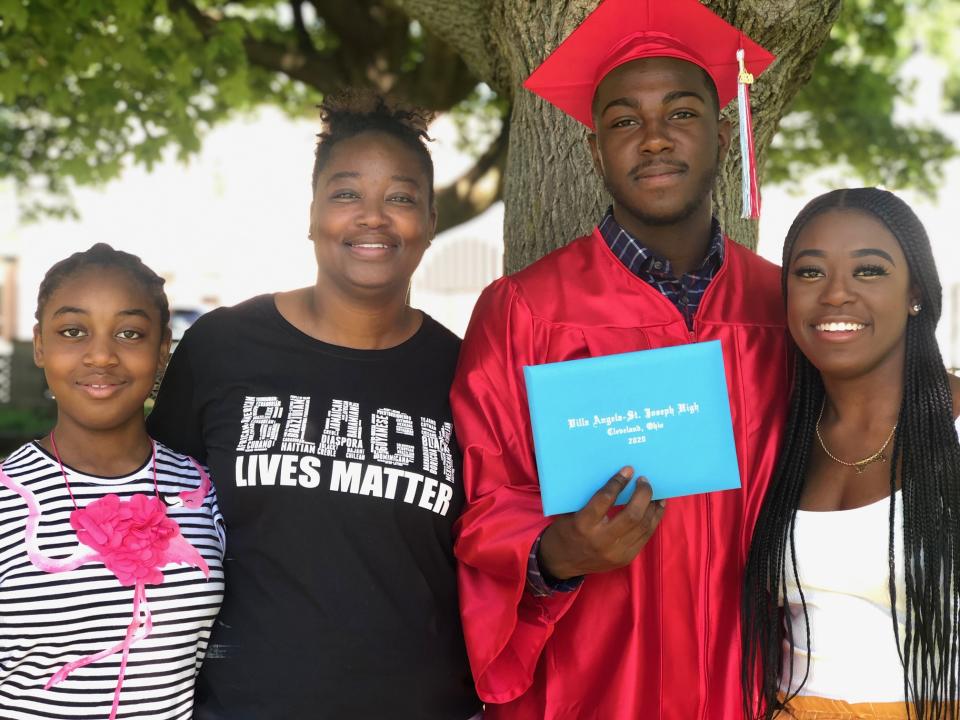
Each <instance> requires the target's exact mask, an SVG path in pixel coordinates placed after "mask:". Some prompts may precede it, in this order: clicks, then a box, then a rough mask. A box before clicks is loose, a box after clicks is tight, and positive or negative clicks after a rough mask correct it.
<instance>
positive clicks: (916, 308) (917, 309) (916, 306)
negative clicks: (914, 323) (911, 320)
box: [910, 303, 923, 314]
mask: <svg viewBox="0 0 960 720" xmlns="http://www.w3.org/2000/svg"><path fill="white" fill-rule="evenodd" d="M910 309H911V310H913V312H914V314H916V313H918V312H920V310H922V309H923V305H921V304H920V303H914V304H913V305H911V306H910Z"/></svg>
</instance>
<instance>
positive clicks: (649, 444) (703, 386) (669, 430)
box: [523, 340, 740, 515]
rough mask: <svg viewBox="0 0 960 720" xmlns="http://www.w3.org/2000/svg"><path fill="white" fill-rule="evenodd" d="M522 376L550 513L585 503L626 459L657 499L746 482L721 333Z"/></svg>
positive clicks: (627, 491) (626, 493)
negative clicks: (739, 459) (735, 437)
mask: <svg viewBox="0 0 960 720" xmlns="http://www.w3.org/2000/svg"><path fill="white" fill-rule="evenodd" d="M523 374H524V379H525V381H526V386H527V400H528V403H529V406H530V422H531V425H532V428H533V445H534V450H535V451H536V456H537V473H538V475H539V479H540V493H541V496H542V498H543V512H544V514H546V515H556V514H558V513H566V512H575V511H577V510H579V509H580V508H582V507H583V506H584V505H586V504H587V502H588V501H589V500H590V498H591V497H592V496H593V494H594V493H595V492H596V491H597V490H599V489H600V488H601V487H602V486H603V484H604V483H605V482H606V481H607V480H609V479H610V477H611V476H612V475H613V474H614V473H615V472H616V471H617V470H619V469H620V468H621V467H623V466H624V465H632V466H633V469H634V472H635V474H637V475H642V476H643V477H645V478H647V481H648V482H649V483H650V484H651V485H652V486H653V497H654V499H661V498H671V497H679V496H681V495H693V494H695V493H703V492H711V491H714V490H730V489H733V488H738V487H740V471H739V468H738V466H737V453H736V446H735V445H734V440H733V425H732V423H731V420H730V402H729V399H728V397H727V381H726V375H725V374H724V367H723V351H722V349H721V347H720V341H719V340H712V341H709V342H701V343H691V344H689V345H677V346H675V347H669V348H658V349H656V350H642V351H638V352H630V353H623V354H620V355H606V356H602V357H594V358H586V359H583V360H569V361H566V362H557V363H548V364H546V365H530V366H526V367H524V368H523ZM635 484H636V483H635V482H633V481H631V482H630V483H629V484H628V485H627V487H626V488H624V490H623V492H622V493H621V494H620V496H619V497H618V498H617V504H618V505H622V504H623V503H625V502H627V500H629V498H630V495H631V494H632V493H633V488H634V486H635Z"/></svg>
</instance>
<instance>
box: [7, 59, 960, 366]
mask: <svg viewBox="0 0 960 720" xmlns="http://www.w3.org/2000/svg"><path fill="white" fill-rule="evenodd" d="M943 72H944V70H943V68H942V67H940V66H938V65H937V64H936V63H932V62H930V61H929V60H925V59H923V58H918V59H916V60H915V61H912V62H911V63H910V64H909V65H908V67H907V68H906V70H905V73H906V74H907V75H909V76H912V77H916V79H917V81H918V85H917V90H916V94H915V96H914V99H913V103H912V104H911V105H904V106H902V107H900V108H898V109H897V113H898V115H899V116H901V117H903V118H905V119H906V118H914V119H916V118H919V119H924V120H932V121H933V122H934V123H935V124H936V125H937V126H938V127H940V129H941V130H943V131H945V132H947V133H948V134H949V135H950V136H951V137H953V138H954V139H955V140H956V142H957V143H958V146H960V115H944V114H943V113H942V112H941V113H936V112H932V110H931V109H932V108H938V107H941V103H940V99H939V87H940V82H939V79H940V78H941V77H942V75H943ZM317 131H318V124H317V123H316V122H315V121H312V120H304V119H301V120H291V119H289V118H287V117H285V116H283V115H282V114H281V113H280V112H279V111H277V110H275V109H271V108H261V109H259V110H257V111H255V112H253V113H251V114H249V115H245V116H242V117H238V118H236V119H234V120H232V121H230V122H228V123H226V124H223V125H221V126H219V127H217V128H216V129H214V130H213V131H211V132H210V133H209V134H208V136H207V137H206V139H205V142H204V145H203V149H202V151H201V152H200V154H199V155H197V156H195V157H194V158H193V159H191V160H190V161H189V162H188V163H186V164H184V163H182V162H179V161H176V160H174V159H172V158H171V159H168V160H167V161H165V162H163V163H160V164H159V165H158V166H156V167H155V168H154V170H153V172H150V173H148V172H146V171H145V170H144V169H142V168H139V167H133V168H129V169H128V170H127V171H126V172H125V173H124V174H123V176H122V177H121V178H120V179H118V180H115V181H113V182H111V183H109V184H108V185H106V186H104V187H101V188H93V189H91V188H81V189H78V190H77V191H76V192H75V197H76V206H77V209H78V210H79V212H80V219H79V220H62V221H61V220H46V221H43V222H40V223H36V224H31V225H21V224H20V223H19V222H18V217H17V210H16V197H15V195H14V192H13V189H12V186H11V185H10V184H6V185H5V184H3V183H0V255H15V256H17V257H19V278H18V284H19V293H18V295H19V299H18V336H19V337H21V338H23V339H26V338H28V337H29V335H30V333H31V330H32V325H33V312H34V307H35V298H36V289H37V287H38V286H39V283H40V280H41V278H42V277H43V274H44V273H45V272H46V270H47V268H48V267H49V266H50V265H51V264H53V263H54V262H55V261H57V260H59V259H61V258H63V257H66V256H67V255H69V254H70V253H72V252H74V251H76V250H82V249H86V248H87V247H89V246H90V245H92V244H93V243H95V242H101V241H102V242H107V243H109V244H111V245H113V246H114V247H116V248H119V249H123V250H127V251H129V252H133V253H136V254H138V255H140V256H141V257H142V259H143V260H144V261H145V262H146V263H147V264H148V265H149V266H151V267H152V268H154V269H155V270H156V271H157V272H159V273H160V274H161V275H163V276H164V277H166V278H167V283H168V284H167V290H168V295H169V297H170V299H171V303H172V304H173V305H174V306H178V307H188V308H192V307H201V308H209V307H214V306H216V305H220V304H233V303H236V302H239V301H241V300H243V299H245V298H248V297H251V296H253V295H257V294H260V293H266V292H275V291H279V290H287V289H292V288H296V287H302V286H305V285H309V284H312V282H313V281H314V277H315V264H314V259H313V253H312V246H311V244H310V242H309V241H308V240H307V219H308V210H309V204H310V172H311V167H312V161H313V147H314V143H315V133H316V132H317ZM431 134H432V135H433V136H435V137H436V138H437V141H436V142H435V143H434V144H433V147H432V152H433V156H434V160H435V163H436V166H437V172H436V179H437V184H438V185H442V184H443V183H445V182H446V181H449V180H451V179H453V178H455V177H456V176H457V175H458V174H459V173H460V172H462V171H463V170H464V169H466V167H468V166H469V163H470V158H469V157H467V156H465V155H463V154H462V153H460V152H458V151H457V150H456V147H455V145H456V143H455V137H456V133H455V130H454V128H453V125H452V123H450V122H449V121H448V120H445V119H443V118H441V119H439V120H438V121H437V123H435V124H434V126H433V128H432V130H431ZM836 179H837V173H836V172H835V171H828V172H824V173H822V174H820V175H818V176H814V177H812V178H809V179H808V180H807V181H806V182H805V183H804V185H803V187H802V189H801V191H800V192H799V193H791V192H788V191H786V190H784V189H783V188H779V187H770V186H765V187H764V188H763V217H762V219H761V221H760V245H759V248H758V251H759V252H760V254H761V255H763V256H765V257H767V258H769V259H771V260H773V261H775V262H777V263H778V264H779V256H780V250H781V247H782V242H783V237H784V236H785V234H786V231H787V228H788V227H789V225H790V223H791V222H792V220H793V218H794V217H795V216H796V214H797V212H798V211H799V210H800V209H801V208H802V207H803V205H804V204H805V203H806V202H807V201H808V200H809V199H810V198H811V197H813V196H814V195H816V194H819V193H820V192H823V191H825V190H828V189H830V188H831V187H833V186H835V185H834V184H831V182H832V181H835V180H836ZM845 184H857V183H856V181H855V180H848V181H845ZM891 189H894V188H891ZM900 194H901V195H902V197H904V199H905V200H907V202H909V203H910V204H911V206H912V207H913V208H914V210H915V211H916V212H917V214H918V215H919V216H920V218H921V220H922V221H923V223H924V225H925V226H926V228H927V231H928V234H929V235H930V237H931V241H932V243H933V246H934V253H935V256H936V259H937V264H938V268H939V270H940V274H941V279H942V280H943V284H944V290H945V302H944V307H945V317H944V319H943V321H942V322H941V326H940V330H939V333H938V339H939V340H940V344H941V348H942V349H943V352H944V359H945V361H946V362H947V364H948V365H952V366H960V337H958V336H960V327H958V325H960V319H958V316H960V309H958V308H957V307H955V305H956V303H960V249H958V244H957V242H956V227H957V220H956V218H955V205H956V201H957V199H958V198H960V159H955V160H954V161H952V162H951V163H950V164H949V166H948V167H947V173H946V182H945V184H944V186H943V188H942V189H941V191H940V194H939V197H938V199H937V200H936V201H930V200H927V199H923V198H921V197H919V196H918V195H917V194H915V193H912V192H909V191H904V192H902V193H900ZM502 223H503V208H502V206H501V205H497V206H494V207H493V208H491V210H489V211H488V212H487V213H484V214H483V215H481V216H480V217H478V218H475V219H474V220H472V221H471V222H469V223H466V224H464V225H461V226H458V227H457V228H454V229H452V230H451V231H449V232H448V233H445V234H443V235H441V236H438V238H437V239H436V241H435V242H434V245H433V248H432V249H431V250H430V251H429V252H428V254H427V256H426V257H425V259H424V262H423V264H422V265H421V269H420V270H419V271H418V276H420V277H424V276H425V274H426V273H427V272H428V268H429V266H430V263H431V262H432V261H433V260H434V258H435V257H438V256H439V255H438V253H439V251H438V248H442V247H444V246H445V245H447V244H453V243H457V242H463V241H465V240H474V241H480V242H482V243H484V244H486V245H488V246H489V247H490V248H491V252H502V242H503V228H502ZM418 276H415V277H414V286H413V291H412V293H411V297H412V301H413V304H414V305H416V306H418V307H421V308H422V309H424V310H426V311H427V312H428V313H430V314H431V315H433V316H434V317H435V318H437V319H438V320H440V321H441V322H443V323H445V324H446V325H448V326H449V327H450V328H451V329H453V330H454V331H455V332H457V333H458V334H461V335H462V333H463V331H464V329H465V328H466V324H467V320H468V318H469V312H470V309H471V308H472V304H473V301H474V300H475V298H476V294H477V292H478V290H479V288H470V289H467V290H465V291H464V292H462V293H458V294H454V295H450V294H449V293H446V294H444V293H437V292H432V291H431V290H430V289H429V288H428V287H426V284H425V283H424V282H423V281H421V280H419V279H418ZM490 279H492V278H490ZM951 296H952V297H953V298H955V299H954V301H953V302H954V306H952V305H951Z"/></svg>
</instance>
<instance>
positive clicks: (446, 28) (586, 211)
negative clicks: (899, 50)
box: [397, 0, 841, 272]
mask: <svg viewBox="0 0 960 720" xmlns="http://www.w3.org/2000/svg"><path fill="white" fill-rule="evenodd" d="M663 1H667V0H663ZM397 2H398V3H399V4H400V5H401V7H403V8H404V9H405V10H406V11H407V12H408V13H409V14H410V15H411V16H412V17H415V18H417V19H418V20H419V21H420V22H421V23H423V25H424V26H425V27H427V28H428V29H429V30H430V31H431V32H433V33H435V34H436V35H438V36H439V37H441V38H443V39H444V40H446V41H447V42H448V43H450V44H451V45H452V46H453V47H455V48H457V49H458V50H459V51H460V52H461V55H462V57H463V58H464V61H465V62H466V63H467V65H468V66H469V67H470V69H471V70H472V71H473V72H474V73H476V74H477V76H478V77H480V78H481V79H482V80H484V81H486V82H488V83H489V84H490V85H491V86H492V87H494V88H495V89H496V90H497V91H498V92H500V93H501V94H502V95H504V96H505V97H508V98H511V99H512V101H513V114H512V116H511V127H510V145H509V152H508V157H507V166H506V176H505V187H504V202H505V204H506V210H505V217H504V244H505V255H504V264H505V269H506V271H507V272H513V271H515V270H518V269H520V268H522V267H524V266H526V265H528V264H529V263H531V262H533V261H534V260H536V259H537V258H539V257H541V256H542V255H544V254H546V253H547V252H550V251H551V250H553V249H555V248H557V247H560V246H562V245H564V244H566V243H567V242H569V241H570V240H571V239H573V238H574V237H577V236H578V235H582V234H583V233H585V232H588V231H589V230H590V228H592V227H593V225H594V224H595V223H596V222H597V220H599V218H600V215H601V213H602V212H603V208H604V207H606V205H607V204H608V203H609V199H608V198H607V197H606V194H605V193H604V191H603V188H602V184H601V183H600V181H599V180H598V179H597V177H596V175H595V173H594V172H593V166H592V163H591V161H590V156H589V152H588V149H587V144H586V139H585V138H586V130H585V128H583V126H581V125H579V124H578V123H576V122H575V121H574V120H572V119H570V118H568V117H567V116H566V115H564V114H563V113H561V112H560V111H559V110H557V109H555V108H554V107H553V106H551V105H549V104H548V103H546V102H544V101H542V100H540V99H539V98H537V97H536V96H534V95H533V94H531V93H529V92H526V91H525V90H522V89H521V83H522V82H523V80H524V79H525V78H526V77H527V76H528V75H529V74H530V73H531V72H532V71H533V69H534V68H536V67H537V66H538V65H539V64H540V62H542V61H543V59H544V58H546V56H547V55H548V54H549V53H550V52H551V51H552V50H553V49H554V48H555V47H556V46H557V45H558V44H559V43H560V42H561V41H562V40H563V39H564V38H565V37H566V36H567V35H569V34H570V32H572V31H573V29H574V28H575V27H576V26H577V25H578V24H579V23H580V22H581V21H582V20H583V18H585V17H586V16H587V15H588V14H589V13H590V12H591V11H592V10H593V9H594V8H596V6H597V4H598V2H597V0H536V1H531V0H487V1H484V0H459V1H458V2H452V1H451V0H397ZM840 2H841V0H706V2H704V4H705V5H707V6H708V7H710V8H711V9H712V10H714V11H715V12H716V13H718V14H719V15H720V16H722V17H723V18H725V19H726V20H727V21H728V22H731V23H732V24H733V25H735V26H737V27H739V28H741V29H742V30H743V31H744V32H745V33H746V34H747V35H749V36H750V37H752V38H753V39H754V40H756V41H757V42H758V43H760V44H761V45H763V46H764V47H766V48H767V49H768V50H770V51H771V52H773V53H774V54H775V55H777V56H778V60H777V61H776V62H775V63H774V64H773V65H772V66H771V67H770V69H768V70H767V72H766V73H764V74H763V76H762V77H761V78H760V79H759V80H758V81H757V82H756V83H755V84H754V86H753V88H752V93H751V95H752V107H753V119H754V143H755V148H756V155H757V165H758V172H759V173H760V177H761V178H762V173H763V168H764V160H765V156H766V151H767V148H768V147H769V146H770V143H771V141H772V140H773V137H774V134H775V133H776V130H777V126H778V123H779V121H780V118H781V117H782V116H783V115H784V114H785V112H786V111H787V109H788V107H789V105H790V102H791V101H792V100H793V98H794V97H795V95H796V93H797V91H798V90H799V89H800V88H801V87H802V86H803V84H804V83H806V82H807V80H809V78H810V73H811V72H812V69H813V64H814V60H815V59H816V56H817V53H818V52H819V51H820V48H821V47H822V45H823V43H824V42H825V41H826V39H827V37H828V36H829V33H830V28H831V27H832V26H833V23H834V22H835V21H836V19H837V16H838V14H839V10H840ZM457 9H459V10H461V11H462V12H457V11H456V10H457ZM726 116H727V117H729V118H730V119H731V120H732V122H733V124H734V127H735V132H734V138H733V144H732V147H731V152H730V153H729V154H728V155H727V159H726V161H725V162H724V164H723V166H722V168H721V171H720V176H719V178H718V182H717V187H716V190H715V192H714V202H715V212H716V213H717V215H718V217H719V218H720V221H721V223H722V224H723V227H724V229H725V230H726V232H727V233H728V234H729V235H730V236H731V237H732V238H734V239H735V240H737V241H738V242H741V243H743V244H744V245H747V246H748V247H751V248H755V247H756V241H757V229H756V224H755V223H754V222H752V221H748V220H741V219H740V217H739V216H740V180H739V177H740V151H739V145H738V142H739V140H738V136H737V130H736V104H735V103H734V104H732V105H731V107H729V108H727V110H726Z"/></svg>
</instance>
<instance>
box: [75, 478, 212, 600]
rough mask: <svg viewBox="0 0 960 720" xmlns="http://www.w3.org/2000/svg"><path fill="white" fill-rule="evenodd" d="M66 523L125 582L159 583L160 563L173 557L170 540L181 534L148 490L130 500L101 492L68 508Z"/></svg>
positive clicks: (197, 556)
mask: <svg viewBox="0 0 960 720" xmlns="http://www.w3.org/2000/svg"><path fill="white" fill-rule="evenodd" d="M70 525H71V526H72V527H73V529H74V530H76V531H77V539H78V540H79V541H80V542H82V543H83V544H84V545H86V546H87V547H89V548H91V549H93V550H95V551H96V552H97V554H98V555H99V556H100V558H101V560H102V562H103V564H104V565H106V566H107V568H108V569H109V570H110V571H111V572H112V573H113V574H114V575H116V576H117V579H118V580H119V581H120V583H121V584H122V585H126V586H132V585H136V584H137V583H142V584H144V585H159V584H160V583H162V582H163V573H162V572H161V570H160V568H162V567H163V566H164V565H166V564H167V563H168V562H171V560H173V558H171V557H169V555H170V553H169V552H168V551H169V550H170V549H171V548H170V545H171V542H174V543H175V544H176V540H177V539H178V538H180V537H182V536H181V535H180V527H179V526H178V525H177V523H176V522H174V521H173V520H171V519H170V518H168V517H167V511H166V507H164V505H163V503H162V502H161V501H160V500H159V499H157V498H156V497H152V496H148V495H134V496H133V497H131V498H130V499H129V500H121V499H120V498H119V497H117V496H116V495H114V494H112V493H111V494H110V495H104V496H103V497H102V498H100V499H99V500H96V501H94V502H92V503H90V504H89V505H87V506H86V507H83V508H79V509H77V510H74V511H73V512H72V513H70ZM191 550H193V548H191ZM194 553H196V551H195V550H194ZM192 554H193V553H192ZM177 559H180V558H177ZM184 559H185V558H184ZM190 559H191V560H193V561H194V563H195V564H197V565H200V566H201V567H203V566H205V565H206V563H204V562H203V560H202V558H200V557H199V554H195V555H194V557H193V558H190ZM197 560H199V562H196V561H197Z"/></svg>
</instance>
